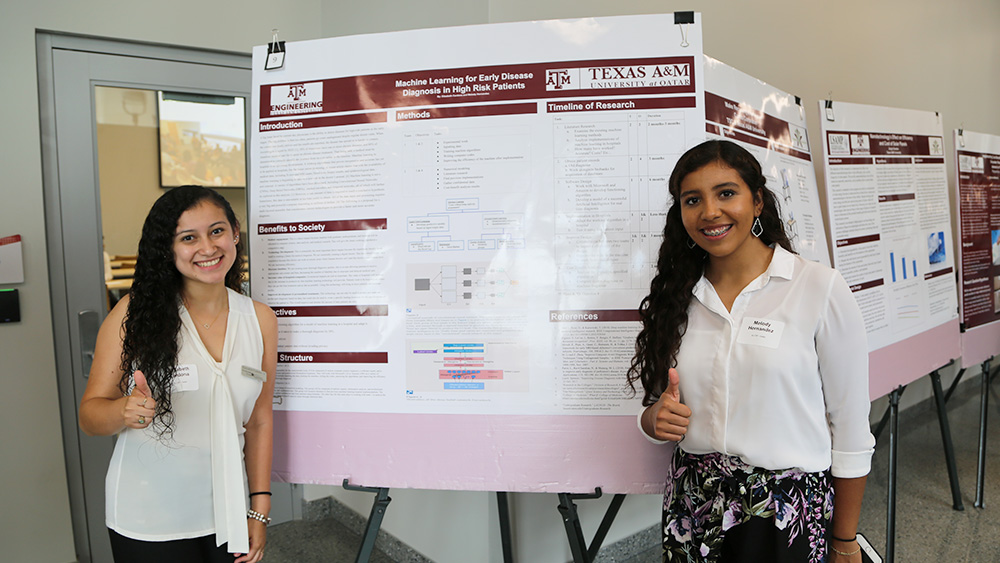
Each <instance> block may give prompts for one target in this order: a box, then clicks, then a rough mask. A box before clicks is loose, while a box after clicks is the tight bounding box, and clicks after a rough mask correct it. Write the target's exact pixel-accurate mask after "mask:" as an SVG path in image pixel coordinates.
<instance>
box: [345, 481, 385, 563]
mask: <svg viewBox="0 0 1000 563" xmlns="http://www.w3.org/2000/svg"><path fill="white" fill-rule="evenodd" d="M344 489H345V490H348V491H358V492H362V493H375V502H373V503H372V511H371V514H369V515H368V525H367V526H366V527H365V535H364V537H363V538H362V540H361V548H360V549H358V556H357V558H355V559H354V561H355V563H368V560H369V559H371V556H372V551H374V549H375V538H376V537H378V530H379V528H381V527H382V518H383V517H384V516H385V509H386V508H387V507H388V506H389V503H390V502H392V499H391V498H389V489H388V488H385V487H378V488H375V487H359V486H357V485H352V484H350V483H348V481H347V479H344Z"/></svg>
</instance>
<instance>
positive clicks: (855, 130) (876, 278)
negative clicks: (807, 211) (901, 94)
mask: <svg viewBox="0 0 1000 563" xmlns="http://www.w3.org/2000/svg"><path fill="white" fill-rule="evenodd" d="M825 104H826V102H820V103H819V105H820V112H821V116H820V122H821V124H822V132H823V155H824V160H825V164H826V166H825V173H826V195H827V206H828V210H829V217H830V240H831V243H832V245H833V263H834V266H835V267H836V268H837V269H838V270H840V272H841V273H842V274H843V275H844V278H845V279H846V280H847V283H848V284H849V285H850V286H851V289H852V291H854V296H855V297H856V298H857V300H858V304H859V305H860V306H861V311H862V314H863V315H864V317H865V325H866V330H867V332H868V347H869V351H870V352H875V351H878V350H883V349H886V350H887V352H886V354H883V355H881V356H878V355H876V354H873V355H872V356H871V357H870V364H871V367H872V373H871V387H872V392H873V393H872V396H873V398H874V397H877V396H879V395H880V394H884V392H888V391H890V390H891V389H892V388H893V387H895V386H896V385H898V384H905V383H908V382H909V381H910V380H912V379H916V378H918V377H920V376H923V375H925V374H927V373H929V372H930V371H932V370H934V369H936V368H938V367H940V366H941V365H944V364H945V363H947V362H948V361H949V360H951V359H954V358H957V357H958V356H959V354H960V352H959V351H958V330H957V311H958V303H957V296H956V285H955V260H954V257H953V256H952V249H953V248H954V246H953V244H952V240H951V237H952V229H951V214H950V209H949V197H948V182H947V173H946V171H945V162H944V155H945V147H944V137H943V134H942V126H941V119H940V117H939V116H938V115H937V114H935V113H934V112H924V111H914V110H905V109H897V108H886V107H878V106H868V105H861V104H850V103H844V102H831V105H832V107H831V108H829V109H827V108H826V106H825ZM920 335H923V336H924V337H925V338H926V337H928V336H933V338H934V342H936V344H937V345H935V346H926V345H924V344H923V341H922V340H920V339H915V337H918V336H920ZM896 344H900V346H896V347H895V348H893V349H891V350H888V349H887V347H890V346H892V345H896ZM882 361H885V362H887V363H884V364H883V363H882ZM877 391H882V393H878V392H877Z"/></svg>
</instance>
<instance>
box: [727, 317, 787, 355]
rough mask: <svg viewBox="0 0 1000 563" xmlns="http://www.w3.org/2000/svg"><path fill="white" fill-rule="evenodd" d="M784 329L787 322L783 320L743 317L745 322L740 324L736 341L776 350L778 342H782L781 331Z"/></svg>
mask: <svg viewBox="0 0 1000 563" xmlns="http://www.w3.org/2000/svg"><path fill="white" fill-rule="evenodd" d="M784 330H785V323H783V322H781V321H772V320H768V319H756V318H753V317H743V322H742V323H741V324H740V334H739V336H737V337H736V342H738V343H740V344H752V345H754V346H764V347H765V348H771V349H775V350H776V349H777V348H778V344H779V343H780V342H781V333H782V332H783V331H784Z"/></svg>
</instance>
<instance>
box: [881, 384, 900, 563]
mask: <svg viewBox="0 0 1000 563" xmlns="http://www.w3.org/2000/svg"><path fill="white" fill-rule="evenodd" d="M904 389H906V386H905V385H904V386H900V387H897V388H895V389H893V390H892V392H891V393H889V408H888V410H887V411H886V414H887V415H888V417H889V483H888V487H887V489H888V490H887V494H886V515H885V563H893V562H894V561H895V556H896V553H895V552H896V446H898V444H897V441H898V440H897V438H898V435H899V398H900V397H901V396H902V395H903V390H904ZM882 418H883V420H885V417H884V416H883V417H882Z"/></svg>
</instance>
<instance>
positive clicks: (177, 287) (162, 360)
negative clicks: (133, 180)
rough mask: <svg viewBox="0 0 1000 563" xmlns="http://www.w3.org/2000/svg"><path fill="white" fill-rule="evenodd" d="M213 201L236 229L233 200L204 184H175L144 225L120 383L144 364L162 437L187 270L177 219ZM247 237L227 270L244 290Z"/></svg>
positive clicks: (229, 279) (168, 430)
mask: <svg viewBox="0 0 1000 563" xmlns="http://www.w3.org/2000/svg"><path fill="white" fill-rule="evenodd" d="M202 201H210V202H212V204H214V205H216V206H218V207H219V208H220V209H222V210H223V211H224V212H225V214H226V220H227V221H229V225H230V227H232V229H233V232H234V233H235V232H239V231H238V228H239V223H238V221H237V219H236V214H235V213H233V208H232V206H230V205H229V202H228V201H226V199H225V198H224V197H222V196H221V195H219V193H218V192H216V191H215V190H212V189H209V188H204V187H201V186H181V187H179V188H174V189H172V190H170V191H168V192H166V193H165V194H163V195H162V196H160V198H159V199H157V200H156V202H155V203H153V207H152V208H151V209H150V210H149V215H147V216H146V221H145V223H143V225H142V237H141V238H140V239H139V252H138V256H137V257H136V262H135V276H134V278H133V280H132V289H131V290H130V291H129V302H128V310H127V311H126V313H125V323H124V325H125V335H124V338H123V341H122V363H121V369H122V371H123V372H124V373H123V375H122V379H121V381H120V382H119V383H118V387H119V388H120V389H121V391H122V393H123V394H124V393H128V392H129V387H130V384H131V380H132V373H133V372H134V371H135V370H136V369H139V370H142V373H143V374H144V375H145V376H146V381H147V382H148V383H149V389H150V391H152V393H153V399H154V400H155V401H156V414H155V415H154V417H153V425H154V426H153V427H154V428H155V429H156V430H157V431H158V433H159V435H160V436H161V437H163V436H166V437H169V436H170V435H171V434H172V432H173V420H174V414H173V410H172V408H171V403H170V388H171V386H172V384H173V379H174V375H175V373H176V371H177V351H178V341H177V334H178V332H180V328H181V316H180V304H181V288H182V287H183V276H181V273H180V272H179V271H177V266H176V265H175V264H174V246H173V241H174V235H175V233H176V232H177V221H178V220H179V219H180V217H181V215H182V214H183V213H184V212H185V211H187V210H188V209H192V208H194V207H196V206H197V205H198V204H199V203H201V202H202ZM242 266H243V239H242V237H241V238H240V241H239V243H237V245H236V261H235V262H233V265H232V267H231V268H229V271H228V272H226V287H228V288H230V289H232V290H234V291H236V292H238V293H242V292H243V290H242V276H241V273H240V271H241V268H242Z"/></svg>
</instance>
